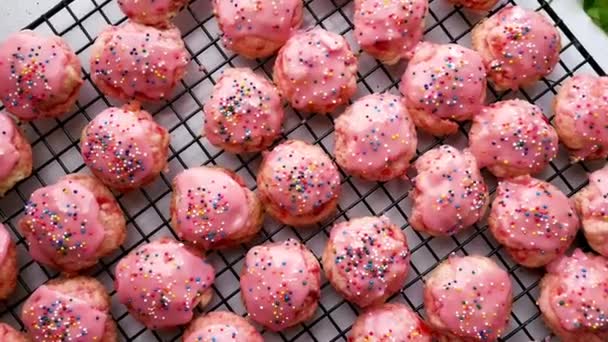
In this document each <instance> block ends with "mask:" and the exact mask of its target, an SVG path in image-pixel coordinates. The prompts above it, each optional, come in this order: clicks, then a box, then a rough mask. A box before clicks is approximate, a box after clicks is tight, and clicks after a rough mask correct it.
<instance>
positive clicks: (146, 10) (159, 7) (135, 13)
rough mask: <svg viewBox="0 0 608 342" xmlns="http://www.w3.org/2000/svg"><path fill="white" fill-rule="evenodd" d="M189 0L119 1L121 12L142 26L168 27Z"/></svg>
mask: <svg viewBox="0 0 608 342" xmlns="http://www.w3.org/2000/svg"><path fill="white" fill-rule="evenodd" d="M187 4H188V0H118V6H120V10H121V11H122V13H124V14H125V15H126V16H127V17H129V19H131V20H133V21H134V22H137V23H140V24H142V25H151V26H161V27H166V26H168V25H170V21H171V19H173V17H175V16H176V15H177V12H179V11H180V10H181V9H182V8H184V7H185V6H186V5H187Z"/></svg>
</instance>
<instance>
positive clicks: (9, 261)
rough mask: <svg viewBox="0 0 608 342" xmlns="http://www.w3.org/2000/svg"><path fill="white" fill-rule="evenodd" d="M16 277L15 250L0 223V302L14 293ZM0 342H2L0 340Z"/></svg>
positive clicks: (7, 233) (0, 333)
mask: <svg viewBox="0 0 608 342" xmlns="http://www.w3.org/2000/svg"><path fill="white" fill-rule="evenodd" d="M18 275H19V267H18V266H17V248H16V247H15V243H14V242H13V240H12V239H11V235H10V234H9V232H8V230H7V229H6V227H5V226H4V225H3V224H1V223H0V301H2V300H6V299H8V298H9V297H10V295H11V294H12V293H13V291H15V287H17V276H18ZM0 337H2V332H1V328H0ZM0 341H3V340H2V339H1V338H0Z"/></svg>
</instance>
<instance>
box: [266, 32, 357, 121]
mask: <svg viewBox="0 0 608 342" xmlns="http://www.w3.org/2000/svg"><path fill="white" fill-rule="evenodd" d="M273 78H274V82H275V83H276V85H277V87H278V88H279V91H280V92H281V95H282V96H283V98H284V99H286V100H287V101H288V102H289V104H290V105H291V106H292V107H293V108H294V109H296V110H299V111H303V112H315V113H320V114H327V113H331V112H333V111H334V110H335V109H336V108H338V107H339V106H341V105H343V104H346V103H347V102H348V100H349V99H350V98H351V97H352V96H353V95H354V94H355V92H356V91H357V58H356V57H355V55H354V54H353V52H352V51H351V49H350V46H349V45H348V42H347V41H346V39H344V37H342V36H340V35H338V34H336V33H333V32H329V31H325V30H323V29H321V28H314V29H311V30H308V31H304V32H299V33H297V34H296V35H294V36H293V37H291V38H290V39H289V40H288V41H287V43H286V44H285V45H284V46H283V47H282V48H281V50H280V51H279V54H278V55H277V58H276V61H275V63H274V72H273Z"/></svg>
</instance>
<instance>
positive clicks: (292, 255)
mask: <svg viewBox="0 0 608 342" xmlns="http://www.w3.org/2000/svg"><path fill="white" fill-rule="evenodd" d="M241 296H242V299H243V302H244V303H245V307H246V309H247V312H248V313H249V316H250V317H251V319H252V320H254V321H255V322H257V323H259V324H261V325H263V326H265V327H266V328H268V329H270V330H271V331H281V330H284V329H287V328H289V327H292V326H294V325H296V324H298V323H301V322H304V321H306V320H308V319H310V318H311V317H312V316H313V315H314V313H315V311H316V310H317V306H318V301H319V297H320V296H321V267H320V266H319V262H318V261H317V259H316V258H315V256H314V255H313V254H312V253H311V252H310V251H309V250H308V249H307V248H306V247H305V246H304V245H302V244H301V243H299V242H297V241H296V240H292V239H289V240H286V241H282V242H273V243H268V244H265V245H261V246H256V247H253V248H252V249H250V250H249V252H247V255H246V257H245V264H244V265H243V270H242V271H241Z"/></svg>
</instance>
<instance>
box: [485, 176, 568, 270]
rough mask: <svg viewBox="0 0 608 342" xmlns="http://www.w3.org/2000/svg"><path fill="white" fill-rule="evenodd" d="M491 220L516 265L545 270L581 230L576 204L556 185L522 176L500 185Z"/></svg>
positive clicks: (493, 231)
mask: <svg viewBox="0 0 608 342" xmlns="http://www.w3.org/2000/svg"><path fill="white" fill-rule="evenodd" d="M496 193H497V194H496V197H495V198H494V202H492V209H491V211H490V216H489V218H488V224H489V226H490V231H491V232H492V235H494V238H495V239H496V240H497V241H498V242H499V243H501V244H502V245H504V247H505V250H506V251H507V253H508V254H509V256H511V258H512V259H513V260H515V262H517V263H518V264H521V265H524V266H526V267H541V266H544V265H546V264H548V263H549V262H551V261H553V260H554V259H556V258H557V257H559V256H560V255H562V254H564V252H565V251H566V249H568V247H569V246H570V244H571V243H572V241H574V238H575V236H576V233H577V231H578V229H579V226H580V222H579V219H578V216H577V215H576V211H575V209H574V205H573V203H572V201H571V200H570V199H569V198H568V197H566V195H565V194H564V193H563V192H561V191H560V190H559V189H558V188H557V187H555V186H554V185H552V184H550V183H547V182H545V181H542V180H540V179H536V178H532V177H530V176H520V177H516V178H511V179H506V180H502V181H500V182H499V183H498V189H497V192H496Z"/></svg>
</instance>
